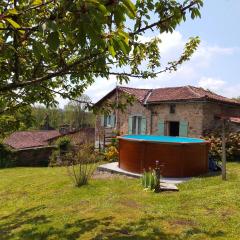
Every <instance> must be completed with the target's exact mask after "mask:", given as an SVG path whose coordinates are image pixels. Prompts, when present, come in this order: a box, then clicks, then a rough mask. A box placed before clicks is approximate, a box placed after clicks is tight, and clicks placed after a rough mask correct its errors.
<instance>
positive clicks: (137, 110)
mask: <svg viewBox="0 0 240 240" xmlns="http://www.w3.org/2000/svg"><path fill="white" fill-rule="evenodd" d="M108 101H116V96H115V95H113V96H112V97H111V98H109V99H108ZM103 104H104V103H103ZM113 114H114V115H115V116H116V124H115V127H114V128H110V127H107V129H106V128H104V127H103V126H101V115H100V114H99V115H98V116H97V117H96V124H95V146H96V147H97V148H98V146H99V144H100V145H102V143H103V141H104V140H103V138H104V131H105V132H106V131H107V132H111V131H114V130H119V132H120V135H123V134H128V119H129V116H131V115H141V116H144V117H146V119H147V126H146V134H150V129H151V127H150V121H149V119H150V116H151V112H150V110H149V109H147V108H146V107H144V106H143V105H142V104H141V103H140V102H139V101H137V100H135V101H134V103H133V105H132V106H131V105H128V106H127V108H126V109H125V110H124V112H122V111H120V110H115V111H114V112H113Z"/></svg>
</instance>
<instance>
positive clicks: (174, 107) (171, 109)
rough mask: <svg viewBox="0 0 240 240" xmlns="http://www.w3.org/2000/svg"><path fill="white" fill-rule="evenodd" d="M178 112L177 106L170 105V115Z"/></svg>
mask: <svg viewBox="0 0 240 240" xmlns="http://www.w3.org/2000/svg"><path fill="white" fill-rule="evenodd" d="M175 112H176V104H170V113H175Z"/></svg>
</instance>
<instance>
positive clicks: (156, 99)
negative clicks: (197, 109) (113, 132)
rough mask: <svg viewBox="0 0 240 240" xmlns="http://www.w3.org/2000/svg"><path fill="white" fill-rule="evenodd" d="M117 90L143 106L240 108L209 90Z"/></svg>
mask: <svg viewBox="0 0 240 240" xmlns="http://www.w3.org/2000/svg"><path fill="white" fill-rule="evenodd" d="M117 89H118V90H119V91H122V92H125V93H128V94H130V95H133V96H135V97H136V99H138V100H139V102H141V103H142V104H154V103H160V102H170V101H190V100H193V101H201V100H209V101H217V102H222V103H228V104H236V105H239V106H240V103H239V102H238V101H235V100H232V99H229V98H226V97H223V96H220V95H218V94H216V93H213V92H211V91H209V90H205V89H203V88H200V87H193V86H183V87H169V88H156V89H139V88H130V87H121V86H119V87H118V88H117ZM115 91H116V88H115V89H113V90H112V91H111V92H109V93H108V94H107V95H106V96H105V97H103V98H102V99H101V100H99V101H98V103H100V102H102V101H103V100H105V99H107V98H108V97H110V96H111V95H112V94H113V93H115ZM98 103H96V104H98Z"/></svg>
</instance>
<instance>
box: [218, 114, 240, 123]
mask: <svg viewBox="0 0 240 240" xmlns="http://www.w3.org/2000/svg"><path fill="white" fill-rule="evenodd" d="M216 117H217V118H220V119H225V120H229V121H230V122H233V123H238V124H240V117H238V116H229V115H222V114H220V115H216Z"/></svg>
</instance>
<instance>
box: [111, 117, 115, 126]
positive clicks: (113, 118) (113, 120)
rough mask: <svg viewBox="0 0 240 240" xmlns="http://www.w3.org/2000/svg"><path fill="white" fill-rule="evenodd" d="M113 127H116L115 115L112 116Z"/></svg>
mask: <svg viewBox="0 0 240 240" xmlns="http://www.w3.org/2000/svg"><path fill="white" fill-rule="evenodd" d="M111 127H112V128H113V127H115V115H111Z"/></svg>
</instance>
